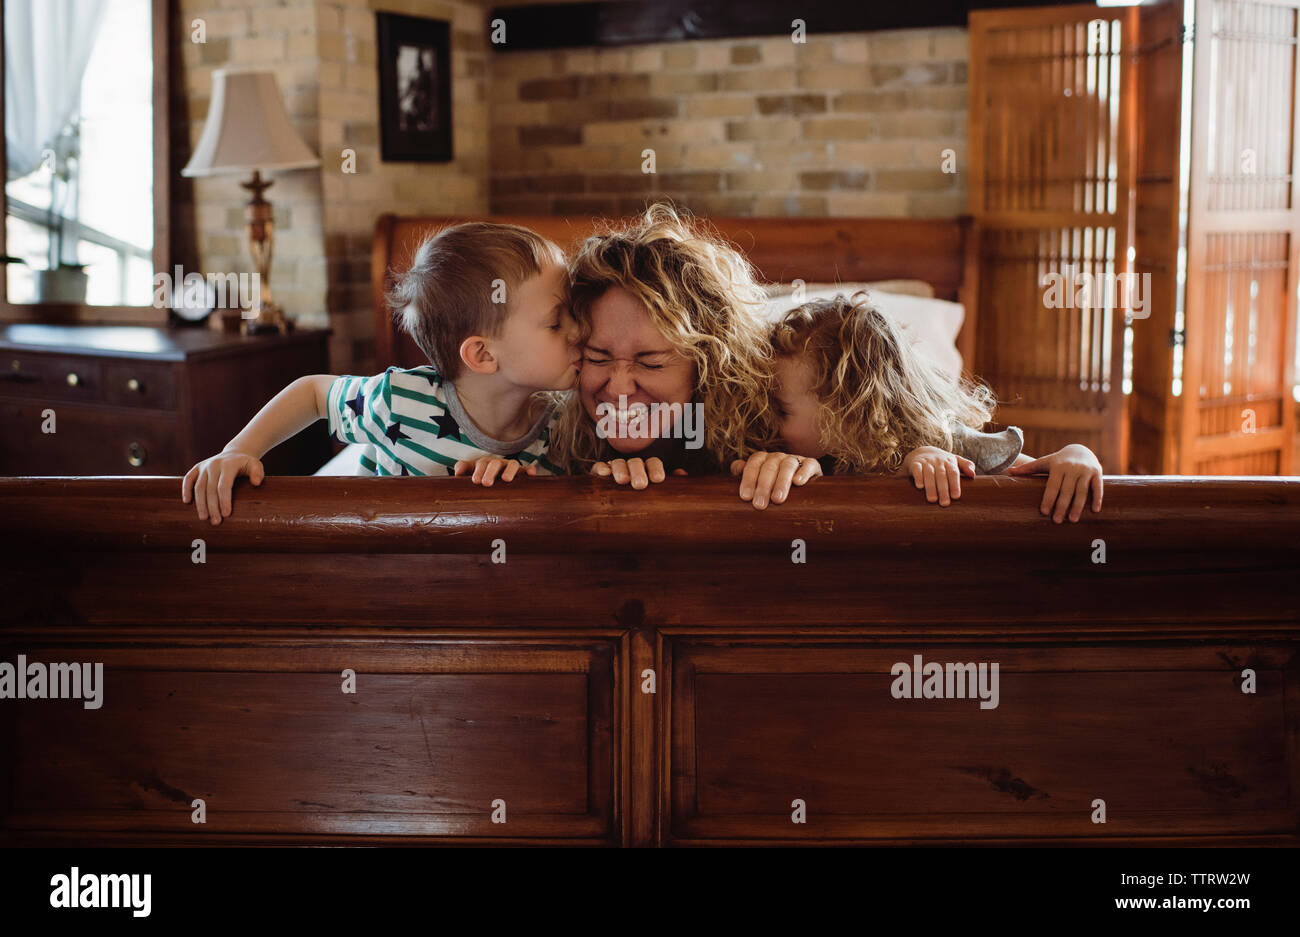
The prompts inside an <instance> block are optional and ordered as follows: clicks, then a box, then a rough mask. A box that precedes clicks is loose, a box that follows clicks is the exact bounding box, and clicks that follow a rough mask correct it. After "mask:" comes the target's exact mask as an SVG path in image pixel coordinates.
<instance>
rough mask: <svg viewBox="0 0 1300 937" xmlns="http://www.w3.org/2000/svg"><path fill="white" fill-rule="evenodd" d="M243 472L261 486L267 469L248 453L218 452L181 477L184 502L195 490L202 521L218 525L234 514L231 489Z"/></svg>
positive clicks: (195, 498) (195, 501) (185, 502)
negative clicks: (231, 511) (209, 521)
mask: <svg viewBox="0 0 1300 937" xmlns="http://www.w3.org/2000/svg"><path fill="white" fill-rule="evenodd" d="M240 475H247V476H248V480H249V481H251V482H252V483H253V484H254V485H260V484H262V479H263V478H265V477H266V472H265V470H264V469H263V468H262V462H261V460H260V459H258V458H257V457H256V456H252V455H249V454H248V453H246V452H218V453H217V454H216V455H214V456H213V457H212V458H210V459H204V460H203V461H202V462H199V463H198V464H197V465H195V466H194V467H193V468H191V469H190V470H189V471H188V472H186V473H185V477H184V478H183V479H182V480H181V501H182V503H184V504H189V503H190V494H191V493H193V495H194V506H195V507H196V508H197V509H198V512H199V520H201V521H206V520H211V522H212V526H213V527H215V526H217V525H218V524H220V523H221V519H222V518H223V517H229V516H230V510H231V497H230V490H231V489H232V488H234V486H235V479H236V478H238V477H239V476H240Z"/></svg>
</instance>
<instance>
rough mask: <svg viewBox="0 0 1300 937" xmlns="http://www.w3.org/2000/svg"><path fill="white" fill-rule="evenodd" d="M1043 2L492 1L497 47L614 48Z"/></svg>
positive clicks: (870, 26) (899, 22) (895, 25)
mask: <svg viewBox="0 0 1300 937" xmlns="http://www.w3.org/2000/svg"><path fill="white" fill-rule="evenodd" d="M1065 5H1067V4H1064V3H1044V2H1043V0H912V2H909V3H862V4H845V3H843V2H842V0H802V2H801V3H799V4H798V5H797V6H795V7H792V6H791V5H790V4H788V3H779V2H773V0H655V2H653V3H647V2H640V0H634V2H609V0H606V2H598V3H562V4H518V5H512V6H499V7H494V8H493V9H492V12H491V14H490V16H489V22H490V21H492V20H497V19H500V20H503V21H504V22H505V24H506V42H505V43H504V44H497V45H494V46H493V48H494V49H496V50H498V51H503V52H512V51H523V50H527V49H560V48H566V47H575V46H615V45H626V44H631V43H642V42H674V41H678V40H683V39H730V38H738V37H742V36H779V35H789V34H790V31H791V22H792V21H793V20H794V19H795V18H796V17H797V18H799V19H802V20H803V21H804V23H805V24H806V25H805V28H806V30H807V33H808V35H815V34H817V33H842V32H867V31H875V30H882V29H914V28H919V27H927V26H965V25H966V19H967V16H968V14H969V13H970V11H971V10H980V9H986V8H993V7H1001V8H1006V7H1028V6H1065Z"/></svg>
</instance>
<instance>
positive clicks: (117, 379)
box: [104, 360, 176, 410]
mask: <svg viewBox="0 0 1300 937" xmlns="http://www.w3.org/2000/svg"><path fill="white" fill-rule="evenodd" d="M104 402H105V403H111V404H114V405H115V406H119V407H147V408H148V409H150V410H171V409H173V408H174V407H175V406H176V372H175V370H174V369H173V367H172V366H171V365H170V364H156V363H153V362H148V361H129V360H128V361H108V362H105V363H104Z"/></svg>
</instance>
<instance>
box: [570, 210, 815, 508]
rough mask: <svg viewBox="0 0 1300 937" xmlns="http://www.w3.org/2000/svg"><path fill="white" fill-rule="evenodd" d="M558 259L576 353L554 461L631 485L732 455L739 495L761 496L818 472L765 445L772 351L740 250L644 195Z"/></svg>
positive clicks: (720, 469) (756, 501) (809, 462)
mask: <svg viewBox="0 0 1300 937" xmlns="http://www.w3.org/2000/svg"><path fill="white" fill-rule="evenodd" d="M569 272H570V278H571V305H572V312H573V315H574V318H575V319H577V321H578V324H579V327H580V329H581V332H582V337H581V344H582V345H583V346H584V356H583V362H582V369H581V372H580V373H579V376H578V392H577V394H573V395H570V399H569V400H568V402H567V405H566V409H565V412H564V413H563V414H562V416H561V418H560V421H559V425H558V426H557V427H556V431H555V433H554V434H553V436H552V440H551V456H550V457H551V459H552V460H553V461H554V460H557V459H558V460H560V464H562V465H564V466H565V467H566V468H567V469H568V470H569V471H571V472H592V473H594V474H598V475H609V476H612V477H613V479H614V481H615V482H617V483H618V484H629V483H630V484H631V485H632V487H633V488H645V487H646V486H647V485H649V484H650V483H651V482H661V481H663V480H664V478H665V477H666V475H667V474H670V473H671V474H679V475H685V474H690V475H708V474H726V473H727V472H728V470H729V469H730V471H731V472H733V473H736V474H739V473H740V471H741V470H742V469H743V471H744V476H743V477H742V480H741V487H740V496H741V498H743V499H745V500H748V501H751V502H752V503H753V505H754V507H756V508H760V509H761V508H765V507H766V506H767V504H768V502H769V500H770V501H772V502H775V503H777V504H780V503H781V502H783V501H784V500H785V499H786V497H787V496H788V494H789V490H790V485H791V484H795V485H803V484H805V483H806V482H807V481H808V480H809V479H811V478H813V477H815V476H816V475H818V474H820V473H821V468H820V466H818V464H817V462H816V460H814V459H804V458H800V457H798V456H791V455H786V454H784V453H778V452H766V451H765V450H766V448H767V447H768V446H769V445H771V444H772V442H774V441H775V437H776V422H775V419H776V418H775V414H774V413H773V411H772V408H771V406H770V404H769V391H768V389H769V387H770V384H771V381H772V372H771V367H772V353H771V347H770V345H769V343H768V340H767V330H768V326H767V324H766V323H765V322H764V321H763V319H762V318H761V316H760V310H761V309H762V305H763V299H764V297H763V292H762V290H761V289H760V288H759V286H758V285H757V284H756V283H755V281H754V275H753V271H752V269H751V268H750V265H749V263H748V261H746V260H745V258H744V257H743V256H741V254H740V253H738V252H737V251H736V250H734V249H733V248H731V247H730V246H728V245H727V244H725V243H724V242H722V241H721V240H720V239H718V238H716V237H713V236H711V235H710V234H709V233H707V232H706V231H704V230H703V229H702V228H701V227H699V226H698V225H696V224H692V223H691V222H689V221H687V220H685V219H683V218H682V217H681V216H679V215H678V214H677V212H676V211H674V210H673V209H672V208H671V207H670V206H668V205H664V204H656V205H653V206H651V207H650V208H649V209H647V211H646V213H645V214H644V215H643V216H642V217H641V218H640V219H639V220H638V221H637V222H636V223H634V224H632V225H630V226H628V227H626V228H623V229H621V230H611V231H608V232H606V233H604V234H599V235H595V236H593V237H590V238H588V239H587V241H586V242H585V243H584V244H583V245H582V247H581V248H580V249H579V250H578V253H577V254H576V256H575V257H574V258H573V259H572V260H571V261H570V264H569Z"/></svg>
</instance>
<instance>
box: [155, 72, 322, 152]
mask: <svg viewBox="0 0 1300 937" xmlns="http://www.w3.org/2000/svg"><path fill="white" fill-rule="evenodd" d="M319 165H320V160H319V159H317V158H316V155H315V154H314V153H312V151H311V150H310V149H309V148H308V146H307V144H306V143H304V142H303V140H302V137H300V136H298V131H296V130H294V129H293V126H292V125H291V124H290V123H289V115H288V114H287V113H286V112H285V109H284V99H283V98H282V97H281V96H280V86H279V85H278V84H276V81H275V74H274V73H272V72H270V71H266V70H265V69H247V68H241V69H234V68H219V69H217V70H216V71H214V72H213V73H212V103H211V104H210V105H209V106H208V120H207V123H205V124H204V125H203V134H202V135H201V136H200V137H199V145H198V146H197V147H195V148H194V155H193V156H191V157H190V161H189V163H188V164H187V165H186V166H185V168H184V169H182V170H181V175H182V176H207V175H211V174H213V173H219V172H253V171H254V170H274V169H308V168H310V167H312V166H319Z"/></svg>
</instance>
